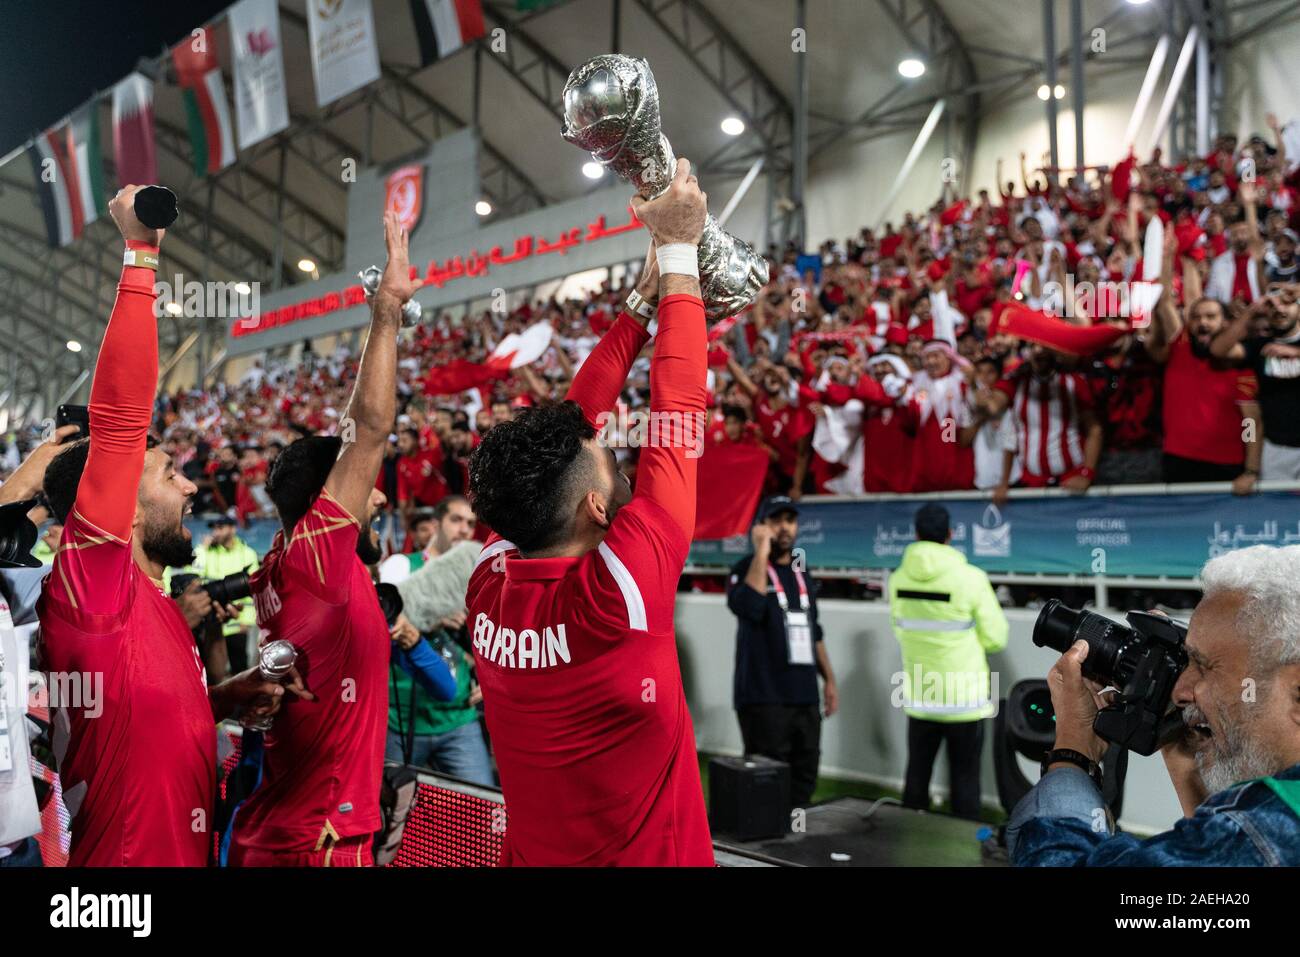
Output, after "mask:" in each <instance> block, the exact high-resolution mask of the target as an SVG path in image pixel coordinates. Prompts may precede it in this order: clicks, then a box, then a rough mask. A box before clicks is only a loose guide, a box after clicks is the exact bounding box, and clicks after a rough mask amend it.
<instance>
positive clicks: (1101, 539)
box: [691, 492, 1300, 578]
mask: <svg viewBox="0 0 1300 957" xmlns="http://www.w3.org/2000/svg"><path fill="white" fill-rule="evenodd" d="M921 504H922V503H921V502H920V501H907V500H904V499H883V500H880V501H870V500H853V501H835V502H811V503H805V504H804V505H802V506H801V507H800V515H799V541H798V544H799V545H800V546H802V547H803V548H804V549H805V550H806V553H807V556H808V562H809V564H810V565H811V566H813V567H815V568H844V569H859V568H860V569H867V568H896V567H897V566H898V563H899V561H900V560H901V558H902V555H903V550H904V549H905V548H906V547H907V546H908V545H909V544H910V543H911V542H912V541H913V540H914V532H913V525H912V523H913V518H914V516H915V514H916V510H917V509H918V508H919V507H920V505H921ZM944 504H945V506H946V507H947V509H948V511H949V513H950V515H951V517H952V529H953V540H952V545H953V547H954V548H957V549H959V550H960V551H961V552H962V553H964V554H965V555H966V557H967V559H968V560H969V561H970V562H971V563H972V564H974V565H977V566H978V567H980V568H983V569H985V570H986V571H990V572H1006V573H1020V574H1034V573H1040V574H1052V575H1111V576H1115V575H1121V576H1122V575H1133V576H1142V577H1152V576H1162V575H1163V576H1168V577H1171V578H1195V577H1196V576H1197V574H1198V573H1199V572H1200V570H1201V566H1202V565H1204V564H1205V562H1206V561H1208V560H1209V559H1211V558H1214V557H1216V556H1217V555H1221V554H1224V553H1225V552H1229V551H1232V550H1234V549H1237V548H1246V547H1248V546H1250V545H1275V546H1281V545H1300V507H1298V506H1300V494H1297V493H1292V492H1264V493H1261V494H1259V495H1253V496H1249V497H1238V496H1234V495H1229V494H1210V495H1199V494H1198V495H1178V494H1175V495H1116V496H1093V495H1087V496H1081V497H1078V498H1075V497H1060V498H1015V499H1012V500H1011V501H1009V502H1008V503H1007V504H1006V505H1005V506H1003V507H1002V508H1001V509H999V508H997V507H996V506H994V505H992V504H990V503H989V502H987V501H983V500H979V499H955V500H952V501H950V502H945V503H944ZM748 552H749V540H748V536H744V537H741V538H738V539H727V540H723V541H712V542H696V543H695V544H694V545H693V546H692V547H691V561H692V562H693V563H695V564H702V565H719V564H727V565H730V564H732V563H733V562H735V561H737V560H738V559H740V558H741V557H743V556H744V555H745V554H747V553H748Z"/></svg>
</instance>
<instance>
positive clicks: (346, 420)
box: [92, 212, 415, 518]
mask: <svg viewBox="0 0 1300 957" xmlns="http://www.w3.org/2000/svg"><path fill="white" fill-rule="evenodd" d="M384 243H385V244H386V245H387V247H388V264H387V265H386V266H385V267H384V275H383V278H382V279H381V280H380V281H379V288H378V289H377V290H376V291H375V296H374V299H373V301H372V303H371V309H370V332H369V335H368V336H367V337H366V345H365V349H364V350H363V351H362V353H361V362H360V364H359V366H358V367H357V381H356V383H355V384H354V385H353V387H352V398H351V399H350V400H349V401H348V406H347V408H346V409H345V410H344V412H343V418H342V419H341V423H342V427H343V432H342V435H343V451H342V452H341V453H340V454H339V458H338V461H337V462H335V463H334V468H333V469H331V470H330V474H329V478H328V479H326V480H325V490H326V491H327V492H329V494H330V495H332V496H333V497H334V498H335V499H336V500H337V501H338V503H339V504H340V505H342V506H343V508H344V509H346V510H347V512H348V514H349V515H351V516H353V517H354V518H360V517H363V516H365V515H366V513H367V503H368V502H369V500H370V492H371V490H372V489H373V488H374V486H375V476H376V475H377V474H378V473H379V465H380V462H381V461H382V460H383V457H384V445H385V444H386V443H387V441H388V435H389V433H390V432H391V431H392V429H393V419H394V417H395V416H396V415H397V331H398V329H400V328H401V325H402V306H403V305H404V304H405V303H406V301H407V300H408V299H410V298H411V296H412V295H414V293H415V284H414V283H413V282H412V280H411V266H410V259H409V256H408V253H407V236H406V231H405V230H404V229H402V226H401V223H400V222H399V220H398V218H397V214H396V213H391V212H390V213H385V214H384ZM92 431H93V430H92Z"/></svg>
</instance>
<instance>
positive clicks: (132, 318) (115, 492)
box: [73, 186, 166, 541]
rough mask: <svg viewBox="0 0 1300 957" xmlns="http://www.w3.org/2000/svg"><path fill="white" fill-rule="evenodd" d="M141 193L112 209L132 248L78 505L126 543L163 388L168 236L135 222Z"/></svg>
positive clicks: (103, 357) (111, 327)
mask: <svg viewBox="0 0 1300 957" xmlns="http://www.w3.org/2000/svg"><path fill="white" fill-rule="evenodd" d="M143 188H144V187H142V186H127V187H124V188H123V189H121V190H118V193H117V195H116V196H115V197H113V199H112V200H111V201H110V202H109V204H108V211H109V214H110V215H111V216H112V217H113V221H114V222H115V223H117V228H118V230H119V231H120V232H121V233H122V238H123V239H124V240H125V242H126V253H125V263H124V265H123V266H122V278H121V280H120V281H119V282H118V284H117V301H116V302H114V304H113V313H112V315H111V316H110V317H109V320H108V328H107V329H105V330H104V341H103V343H101V344H100V347H99V359H98V360H97V361H96V363H95V380H94V385H93V386H92V387H91V390H90V453H89V455H88V457H87V459H86V469H85V472H83V473H82V480H81V484H80V485H79V486H78V488H77V499H76V504H75V505H74V506H73V508H74V509H75V511H76V512H77V514H78V515H80V516H81V518H83V519H84V520H85V521H87V522H89V523H90V524H91V525H94V526H95V527H96V528H98V529H99V530H100V531H103V532H107V533H108V534H109V535H112V536H114V537H115V538H118V539H121V540H123V541H125V540H126V539H128V538H130V537H131V525H132V522H133V521H134V519H135V503H136V497H137V495H136V493H137V491H138V489H139V487H140V475H141V473H142V472H143V471H144V453H145V446H146V443H147V440H148V437H149V423H150V421H151V419H152V418H153V397H154V392H155V391H156V390H157V388H158V318H157V316H155V315H154V291H153V285H154V275H155V273H156V271H157V269H158V247H159V245H160V244H161V243H162V238H163V233H164V232H166V230H162V229H150V228H148V227H147V226H145V225H144V224H142V223H141V222H140V220H138V219H137V218H136V215H135V194H136V193H138V192H139V191H140V190H141V189H143Z"/></svg>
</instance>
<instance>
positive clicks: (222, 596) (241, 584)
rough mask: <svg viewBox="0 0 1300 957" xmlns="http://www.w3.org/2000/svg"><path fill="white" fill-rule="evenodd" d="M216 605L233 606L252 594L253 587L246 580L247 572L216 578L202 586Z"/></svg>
mask: <svg viewBox="0 0 1300 957" xmlns="http://www.w3.org/2000/svg"><path fill="white" fill-rule="evenodd" d="M203 590H204V591H206V592H207V593H208V597H209V598H211V599H212V602H213V604H216V605H222V606H225V605H233V604H234V603H235V602H237V601H243V600H244V599H245V598H249V597H251V596H252V594H253V586H252V584H251V583H250V582H249V580H248V573H247V572H234V573H233V574H230V575H227V576H226V577H225V578H218V579H215V580H213V581H210V582H208V583H207V584H205V585H204V586H203Z"/></svg>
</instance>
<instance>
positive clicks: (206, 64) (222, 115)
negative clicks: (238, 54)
mask: <svg viewBox="0 0 1300 957" xmlns="http://www.w3.org/2000/svg"><path fill="white" fill-rule="evenodd" d="M215 39H216V38H215V37H214V36H213V35H212V31H211V30H208V29H199V30H195V31H194V33H192V34H191V35H190V36H189V37H187V38H186V39H185V40H184V41H182V42H181V43H178V44H177V45H176V46H175V47H173V48H172V62H173V63H174V64H175V65H176V77H177V80H178V81H179V82H180V85H181V96H182V98H183V99H184V101H185V119H186V125H187V126H188V127H189V131H190V148H191V149H192V150H193V155H194V172H195V175H198V176H203V175H205V174H210V173H217V172H220V171H221V170H223V169H225V168H226V167H227V166H229V165H230V164H231V163H233V162H234V161H235V137H234V135H233V133H232V132H231V129H230V106H229V105H228V104H227V103H226V85H225V83H224V82H223V81H222V78H221V65H220V64H219V63H217V52H216V50H215V49H214V48H213V46H212V44H213V42H214V41H215Z"/></svg>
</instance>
